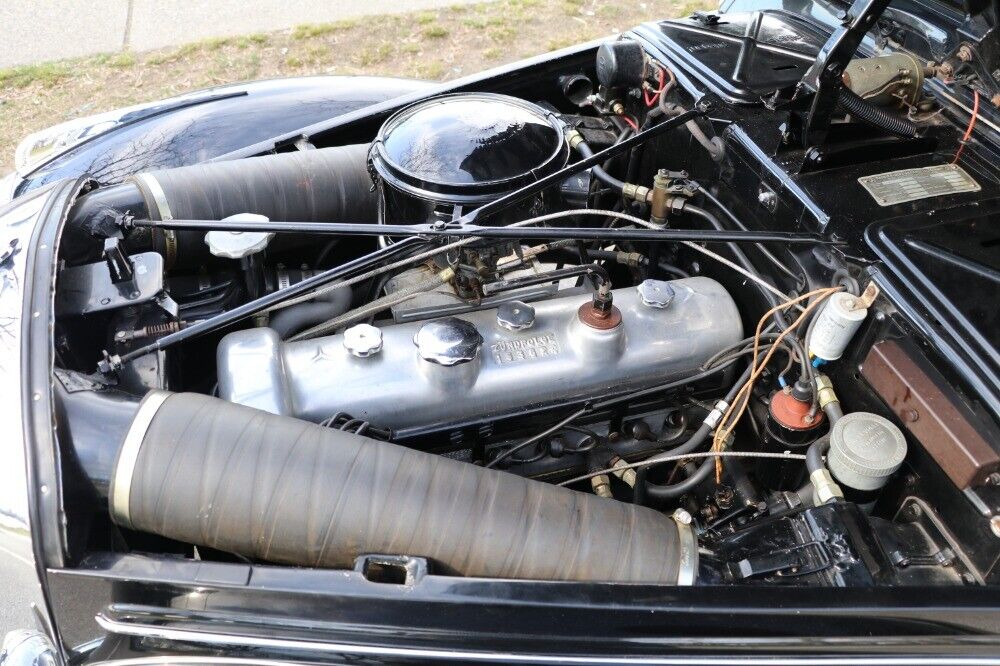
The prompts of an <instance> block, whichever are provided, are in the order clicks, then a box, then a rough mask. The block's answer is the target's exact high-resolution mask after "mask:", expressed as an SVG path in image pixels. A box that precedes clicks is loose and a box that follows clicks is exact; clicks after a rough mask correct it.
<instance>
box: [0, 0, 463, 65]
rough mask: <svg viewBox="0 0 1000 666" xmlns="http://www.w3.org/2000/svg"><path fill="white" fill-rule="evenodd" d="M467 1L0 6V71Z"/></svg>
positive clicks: (33, 2) (143, 0)
mask: <svg viewBox="0 0 1000 666" xmlns="http://www.w3.org/2000/svg"><path fill="white" fill-rule="evenodd" d="M472 1H473V0H365V1H364V2H360V1H358V0H347V1H344V0H254V2H247V1H246V0H212V1H211V2H205V1H204V0H104V1H103V2H100V3H91V2H82V1H81V0H0V68H2V67H12V66H15V65H23V64H29V63H36V62H44V61H47V60H61V59H63V58H73V57H78V56H85V55H92V54H95V53H109V52H114V51H121V50H122V49H132V50H135V51H147V50H150V49H157V48H161V47H165V46H176V45H179V44H185V43H187V42H193V41H198V40H200V39H206V38H209V37H228V36H232V35H245V34H247V33H252V32H269V31H272V30H282V29H285V28H290V27H292V26H295V25H298V24H300V23H324V22H329V21H336V20H340V19H345V18H355V17H359V16H372V17H373V18H372V20H373V21H377V20H378V18H377V15H379V14H388V13H399V12H408V11H413V10H417V9H428V8H433V7H442V6H451V5H455V4H463V3H470V2H472Z"/></svg>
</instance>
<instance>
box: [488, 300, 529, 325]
mask: <svg viewBox="0 0 1000 666" xmlns="http://www.w3.org/2000/svg"><path fill="white" fill-rule="evenodd" d="M497 325H498V326H499V327H500V328H505V329H507V330H508V331H523V330H524V329H526V328H531V327H532V326H534V325H535V308H533V307H531V306H530V305H528V304H527V303H523V302H521V301H509V302H507V303H503V304H502V305H501V306H500V307H498V308H497Z"/></svg>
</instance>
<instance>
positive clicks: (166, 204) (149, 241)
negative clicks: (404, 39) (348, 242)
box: [63, 144, 378, 267]
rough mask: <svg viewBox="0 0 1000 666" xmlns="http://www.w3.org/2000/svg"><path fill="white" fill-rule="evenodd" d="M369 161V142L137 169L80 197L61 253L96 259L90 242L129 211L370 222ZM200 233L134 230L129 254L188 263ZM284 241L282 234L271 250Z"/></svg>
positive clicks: (200, 254) (199, 252)
mask: <svg viewBox="0 0 1000 666" xmlns="http://www.w3.org/2000/svg"><path fill="white" fill-rule="evenodd" d="M367 159H368V145H367V144H359V145H351V146H338V147H335V148H322V149H319V150H306V151H299V152H294V153H281V154H278V155H265V156H263V157H249V158H246V159H242V160H228V161H223V162H206V163H205V164H194V165H191V166H184V167H178V168H176V169H162V170H160V171H149V172H144V173H140V174H137V175H135V176H132V177H131V178H130V179H129V180H128V181H127V182H125V183H121V184H119V185H113V186H111V187H102V188H100V189H98V190H96V191H94V192H91V193H89V194H87V195H85V196H83V197H80V199H79V200H78V201H77V202H76V204H74V206H73V210H72V211H71V212H70V218H69V223H68V225H67V234H70V236H68V238H70V239H71V240H72V241H73V242H69V243H67V242H65V239H64V242H63V245H64V246H66V247H65V249H64V252H66V253H67V257H66V258H68V259H69V260H70V261H73V262H83V261H92V260H95V258H96V257H95V256H94V253H95V252H97V253H98V254H99V251H100V244H95V243H94V242H93V241H92V240H91V241H90V242H89V243H88V242H87V239H88V238H94V237H106V236H108V235H112V234H113V233H114V232H115V231H116V229H115V226H114V224H115V218H116V217H118V216H120V215H122V214H126V213H127V214H130V215H132V216H133V217H137V218H146V217H148V218H151V219H154V220H162V219H166V218H172V219H194V220H219V219H222V218H224V217H229V216H230V215H236V214H238V213H256V214H258V215H265V216H267V217H269V218H270V219H272V220H295V221H303V220H304V221H310V222H375V221H376V220H377V217H378V209H377V203H376V198H375V193H374V192H373V191H372V181H371V178H370V177H369V175H368V165H367ZM204 237H205V234H204V233H203V232H190V231H179V232H172V231H169V232H166V233H164V232H163V231H161V230H158V229H157V230H151V229H136V230H135V231H133V232H132V234H131V235H130V236H129V238H128V239H127V245H128V247H129V251H130V252H142V251H147V250H153V251H156V252H160V253H161V254H163V255H164V258H165V259H166V261H167V266H168V267H170V266H174V265H188V266H191V265H197V263H198V262H199V261H201V260H203V259H204V258H205V256H206V255H207V254H208V247H207V246H206V245H205V242H204ZM286 241H287V238H283V237H282V236H279V237H278V238H277V239H275V243H272V247H275V246H276V244H277V245H280V244H281V243H282V242H286ZM308 242H315V236H310V237H308Z"/></svg>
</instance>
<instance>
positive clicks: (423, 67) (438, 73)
mask: <svg viewBox="0 0 1000 666" xmlns="http://www.w3.org/2000/svg"><path fill="white" fill-rule="evenodd" d="M446 71H447V68H446V67H445V66H444V63H443V62H441V61H440V60H431V61H430V62H424V63H421V64H419V65H417V76H418V77H420V78H421V79H440V78H441V77H442V76H444V73H445V72H446Z"/></svg>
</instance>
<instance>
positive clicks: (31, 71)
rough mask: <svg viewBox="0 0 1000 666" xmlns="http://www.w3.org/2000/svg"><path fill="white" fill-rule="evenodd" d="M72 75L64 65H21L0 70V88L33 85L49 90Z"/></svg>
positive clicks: (56, 63) (48, 63) (46, 63)
mask: <svg viewBox="0 0 1000 666" xmlns="http://www.w3.org/2000/svg"><path fill="white" fill-rule="evenodd" d="M70 74H72V71H71V70H70V68H69V67H68V66H67V65H66V64H65V63H60V62H43V63H40V64H37V65H22V66H21V67H12V68H10V69H0V86H13V87H15V88H26V87H28V86H30V85H31V84H33V83H37V84H39V85H42V86H45V87H46V88H50V87H52V86H54V85H55V84H57V83H59V82H60V81H62V80H63V79H65V78H67V77H68V76H70Z"/></svg>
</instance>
